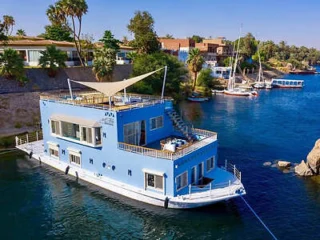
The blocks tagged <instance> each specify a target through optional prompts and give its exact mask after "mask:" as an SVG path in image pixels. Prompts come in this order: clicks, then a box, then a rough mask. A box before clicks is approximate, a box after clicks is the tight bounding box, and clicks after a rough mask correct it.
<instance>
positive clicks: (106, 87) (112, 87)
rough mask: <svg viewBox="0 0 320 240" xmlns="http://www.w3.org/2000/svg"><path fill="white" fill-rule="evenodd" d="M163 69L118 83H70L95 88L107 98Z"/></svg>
mask: <svg viewBox="0 0 320 240" xmlns="http://www.w3.org/2000/svg"><path fill="white" fill-rule="evenodd" d="M162 69H163V68H160V69H157V70H155V71H153V72H149V73H146V74H143V75H140V76H137V77H133V78H130V79H128V80H123V81H118V82H81V81H74V80H70V81H72V82H75V83H79V84H82V85H85V86H87V87H90V88H93V89H95V90H97V91H99V92H101V93H103V94H105V95H106V96H109V97H111V96H113V95H115V94H116V93H117V92H119V91H121V90H123V89H125V88H127V87H129V86H131V85H132V84H135V83H136V82H139V81H141V80H142V79H144V78H146V77H149V76H150V75H152V74H154V73H155V72H158V71H160V70H162Z"/></svg>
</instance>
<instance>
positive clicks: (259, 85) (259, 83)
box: [253, 46, 266, 89]
mask: <svg viewBox="0 0 320 240" xmlns="http://www.w3.org/2000/svg"><path fill="white" fill-rule="evenodd" d="M258 57H259V72H258V76H257V81H256V82H255V84H254V85H253V87H254V88H257V89H263V88H265V87H266V84H265V81H264V77H263V70H262V65H261V58H260V51H259V46H258Z"/></svg>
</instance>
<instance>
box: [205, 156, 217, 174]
mask: <svg viewBox="0 0 320 240" xmlns="http://www.w3.org/2000/svg"><path fill="white" fill-rule="evenodd" d="M211 158H213V164H212V168H210V169H209V170H207V173H208V172H210V171H212V170H213V169H214V163H215V157H214V156H212V157H210V158H208V159H207V160H206V164H207V169H208V160H210V161H211Z"/></svg>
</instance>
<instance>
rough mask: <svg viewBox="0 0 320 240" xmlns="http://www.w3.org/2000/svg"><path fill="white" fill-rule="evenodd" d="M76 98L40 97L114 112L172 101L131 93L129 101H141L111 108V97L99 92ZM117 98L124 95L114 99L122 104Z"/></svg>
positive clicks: (80, 93)
mask: <svg viewBox="0 0 320 240" xmlns="http://www.w3.org/2000/svg"><path fill="white" fill-rule="evenodd" d="M74 96H78V98H75V99H70V98H68V94H67V93H64V94H63V93H57V94H45V95H40V99H42V100H47V101H50V102H59V103H63V104H69V105H77V106H82V107H88V108H96V109H102V110H114V111H125V110H129V109H132V108H142V107H146V106H151V105H156V104H159V103H163V102H164V101H165V100H172V99H171V98H168V97H165V98H164V99H161V98H160V97H159V96H152V95H143V94H132V93H130V94H126V97H127V98H128V99H130V98H137V99H141V101H138V102H131V103H126V104H125V106H126V107H125V108H124V107H123V106H110V105H109V104H104V103H107V102H109V97H106V96H105V95H103V94H101V93H99V92H90V91H86V92H79V93H78V94H77V93H75V95H74ZM116 97H121V98H122V97H124V94H123V93H117V94H116V95H115V98H114V99H113V100H114V102H116V103H117V102H121V100H117V98H116Z"/></svg>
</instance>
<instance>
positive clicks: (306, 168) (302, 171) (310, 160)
mask: <svg viewBox="0 0 320 240" xmlns="http://www.w3.org/2000/svg"><path fill="white" fill-rule="evenodd" d="M294 170H295V173H296V174H298V175H299V176H313V175H319V174H320V139H318V140H317V141H316V143H315V145H314V147H313V149H312V150H311V152H310V153H309V154H308V156H307V161H304V160H302V161H301V163H300V164H299V165H297V166H296V167H295V168H294Z"/></svg>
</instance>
